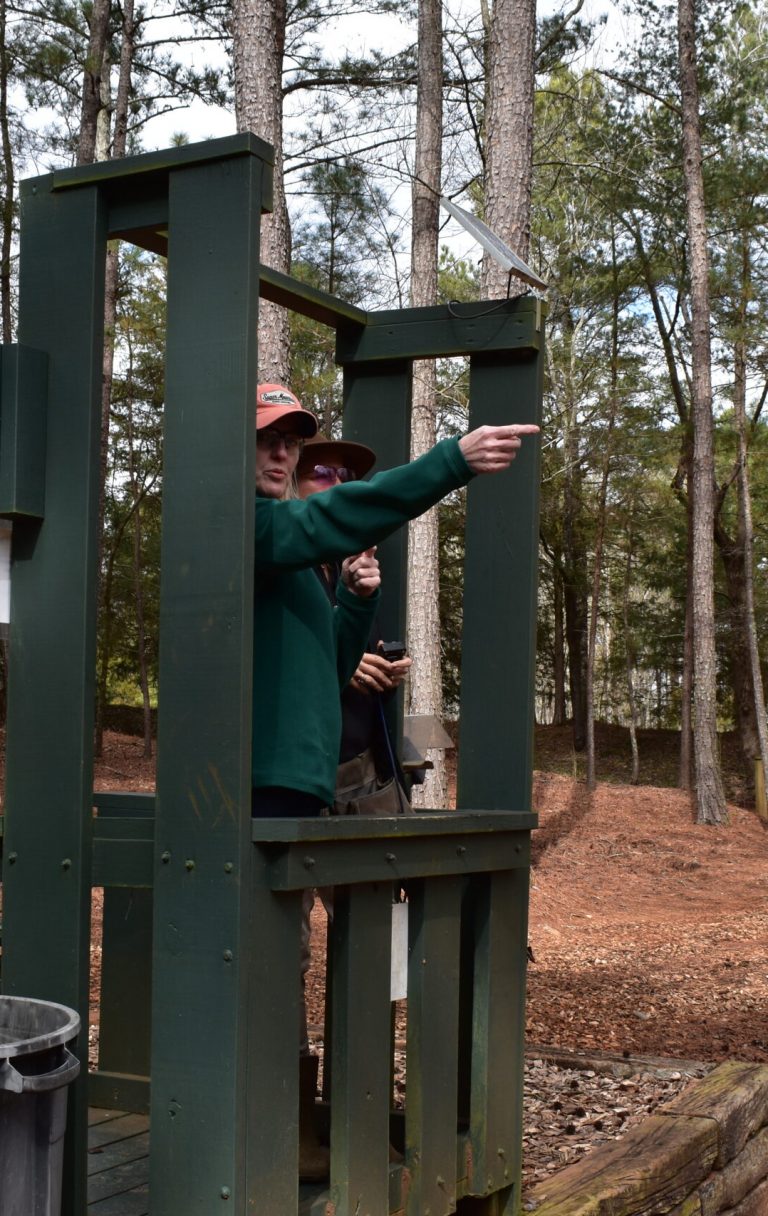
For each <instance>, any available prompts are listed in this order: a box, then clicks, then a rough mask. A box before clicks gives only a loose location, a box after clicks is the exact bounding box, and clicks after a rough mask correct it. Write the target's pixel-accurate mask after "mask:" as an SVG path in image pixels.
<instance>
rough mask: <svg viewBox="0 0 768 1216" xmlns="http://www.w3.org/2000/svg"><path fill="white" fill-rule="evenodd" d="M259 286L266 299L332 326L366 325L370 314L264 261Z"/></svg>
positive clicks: (260, 268)
mask: <svg viewBox="0 0 768 1216" xmlns="http://www.w3.org/2000/svg"><path fill="white" fill-rule="evenodd" d="M259 287H260V293H261V298H262V299H263V300H271V301H272V303H273V304H280V305H281V306H282V307H283V308H290V309H292V311H294V312H298V313H301V315H302V316H304V317H312V318H313V320H315V321H320V322H321V323H322V324H323V325H329V326H331V327H332V328H336V326H338V325H340V324H342V323H344V324H349V323H350V322H352V323H353V324H355V325H364V324H365V322H366V320H367V318H368V313H366V312H364V311H363V309H362V308H357V307H356V306H355V305H354V304H347V303H346V301H344V300H340V299H339V298H338V296H332V295H329V293H328V292H327V291H319V290H318V288H317V287H311V286H310V284H309V283H302V282H300V280H299V279H293V278H291V276H290V275H287V274H281V273H280V271H279V270H273V269H272V267H271V266H265V265H264V263H263V262H262V264H261V266H260V267H259Z"/></svg>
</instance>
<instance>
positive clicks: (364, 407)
mask: <svg viewBox="0 0 768 1216" xmlns="http://www.w3.org/2000/svg"><path fill="white" fill-rule="evenodd" d="M410 434H411V364H410V362H406V361H403V360H393V361H390V362H388V363H384V362H373V363H365V364H352V365H350V366H348V367H345V369H344V438H345V439H351V440H353V441H354V442H356V443H367V444H368V446H369V447H371V448H373V450H374V452H375V453H376V464H375V466H374V470H373V471H374V472H378V471H379V470H381V469H391V468H394V467H395V466H396V465H399V464H406V463H407V462H408V460H409V459H410ZM376 556H377V557H378V559H379V561H380V562H381V567H382V571H383V572H384V579H385V584H384V585H385V592H386V594H385V595H384V596H383V598H382V602H381V608H380V610H379V617H378V619H379V624H380V626H381V629H382V631H383V633H384V634H385V635H386V638H387V639H388V640H394V639H395V638H399V639H402V640H404V638H405V614H406V594H407V578H406V572H407V568H408V530H407V528H401V529H400V530H399V531H398V532H395V533H394V535H393V536H390V537H388V538H387V539H386V540H385V541H382V543H381V544H380V545H379V547H378V549H377V553H376Z"/></svg>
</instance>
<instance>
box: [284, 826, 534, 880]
mask: <svg viewBox="0 0 768 1216" xmlns="http://www.w3.org/2000/svg"><path fill="white" fill-rule="evenodd" d="M529 848H530V844H529V835H528V833H525V832H510V833H503V832H499V833H497V834H496V835H493V836H491V835H489V836H483V837H480V838H476V839H471V838H469V837H459V838H458V839H457V840H451V839H450V838H448V839H440V838H434V837H433V838H431V839H426V840H423V839H422V840H420V839H414V838H403V839H401V840H398V841H397V842H396V843H395V842H393V841H392V840H387V839H383V840H352V841H327V842H315V843H313V845H312V846H311V848H307V847H306V846H305V845H288V846H285V847H284V848H283V849H281V850H280V852H279V853H277V854H276V855H275V856H274V857H273V858H271V859H270V863H269V882H270V885H271V886H272V888H273V889H274V890H298V889H299V888H301V887H306V886H319V887H329V886H334V885H336V884H344V883H350V882H386V881H387V880H390V881H393V882H401V883H402V882H407V881H408V880H409V879H411V878H421V877H426V876H431V877H438V876H439V875H441V874H459V875H464V876H468V875H470V874H476V873H480V872H482V871H492V870H505V869H508V870H511V869H517V868H520V867H527V866H528V864H529ZM265 851H266V850H265Z"/></svg>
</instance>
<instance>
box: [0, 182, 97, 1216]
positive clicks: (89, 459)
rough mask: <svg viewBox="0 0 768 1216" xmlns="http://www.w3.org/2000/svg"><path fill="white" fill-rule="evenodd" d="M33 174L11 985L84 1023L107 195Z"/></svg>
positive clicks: (25, 299) (11, 787) (83, 1123)
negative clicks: (33, 413)
mask: <svg viewBox="0 0 768 1216" xmlns="http://www.w3.org/2000/svg"><path fill="white" fill-rule="evenodd" d="M51 181H52V179H51V176H50V175H48V176H46V177H43V178H40V179H37V180H36V181H31V182H27V183H26V184H25V191H24V197H23V200H22V203H21V250H20V277H19V341H20V343H21V344H22V345H25V346H28V347H31V348H33V349H35V350H38V351H42V352H44V353H45V354H46V355H47V357H48V411H47V441H46V446H47V460H46V465H45V469H46V481H45V511H46V518H45V520H44V522H43V523H42V524H40V523H39V522H37V521H34V520H28V519H19V520H17V521H16V523H15V525H14V535H13V561H14V576H13V584H12V589H11V612H12V619H13V622H14V625H13V629H12V630H11V632H10V643H9V645H10V658H9V662H10V664H11V665H12V666H13V667H14V669H15V670H17V671H23V673H24V679H23V681H13V684H14V687H13V688H10V687H9V690H8V727H7V738H6V749H7V779H6V800H5V812H6V818H5V846H6V847H5V850H4V863H3V864H4V873H3V922H4V923H3V989H4V991H5V992H8V993H15V994H17V995H23V996H25V997H40V998H43V999H47V1000H53V1001H59V1002H61V1003H63V1004H65V1005H68V1006H70V1007H72V1008H75V1009H77V1010H78V1012H79V1013H80V1017H81V1021H82V1023H83V1026H84V1027H87V1024H88V986H89V971H90V956H89V948H90V902H91V894H90V887H91V857H92V848H91V840H92V825H93V815H92V791H93V706H94V689H95V679H94V674H95V649H96V570H97V565H98V540H99V538H98V494H99V435H100V420H101V379H102V335H103V318H104V311H103V283H104V263H105V250H106V208H105V205H104V202H103V199H101V197H100V196H99V192H98V191H97V190H96V189H95V188H93V187H86V188H84V189H82V190H77V191H72V192H70V193H68V194H67V195H66V196H55V195H53V194H52V193H51ZM87 1040H88V1036H87V1033H85V1032H83V1033H82V1034H81V1035H80V1038H79V1044H78V1052H79V1054H80V1056H81V1059H82V1062H83V1068H82V1071H81V1075H80V1077H79V1079H78V1080H77V1081H76V1082H75V1083H74V1085H73V1086H72V1087H71V1089H70V1095H69V1098H70V1100H69V1116H68V1128H67V1147H66V1150H65V1168H64V1197H65V1198H64V1212H65V1214H66V1216H70V1214H75V1213H76V1216H81V1212H82V1210H83V1207H84V1204H85V1138H86V1131H87V1067H88V1063H87Z"/></svg>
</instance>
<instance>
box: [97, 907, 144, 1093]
mask: <svg viewBox="0 0 768 1216" xmlns="http://www.w3.org/2000/svg"><path fill="white" fill-rule="evenodd" d="M151 964H152V892H151V891H136V890H115V889H112V890H106V891H105V892H104V903H103V917H102V952H101V989H100V999H99V1057H98V1067H99V1070H100V1071H101V1072H113V1073H126V1074H130V1075H131V1076H133V1077H134V1078H138V1077H145V1078H146V1077H148V1076H149V1059H150V1042H151V1038H152V1030H151V1026H152V966H151ZM91 1092H93V1091H91ZM144 1097H145V1098H146V1097H147V1094H146V1093H145V1095H144ZM128 1109H133V1108H131V1107H129V1108H128Z"/></svg>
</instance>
